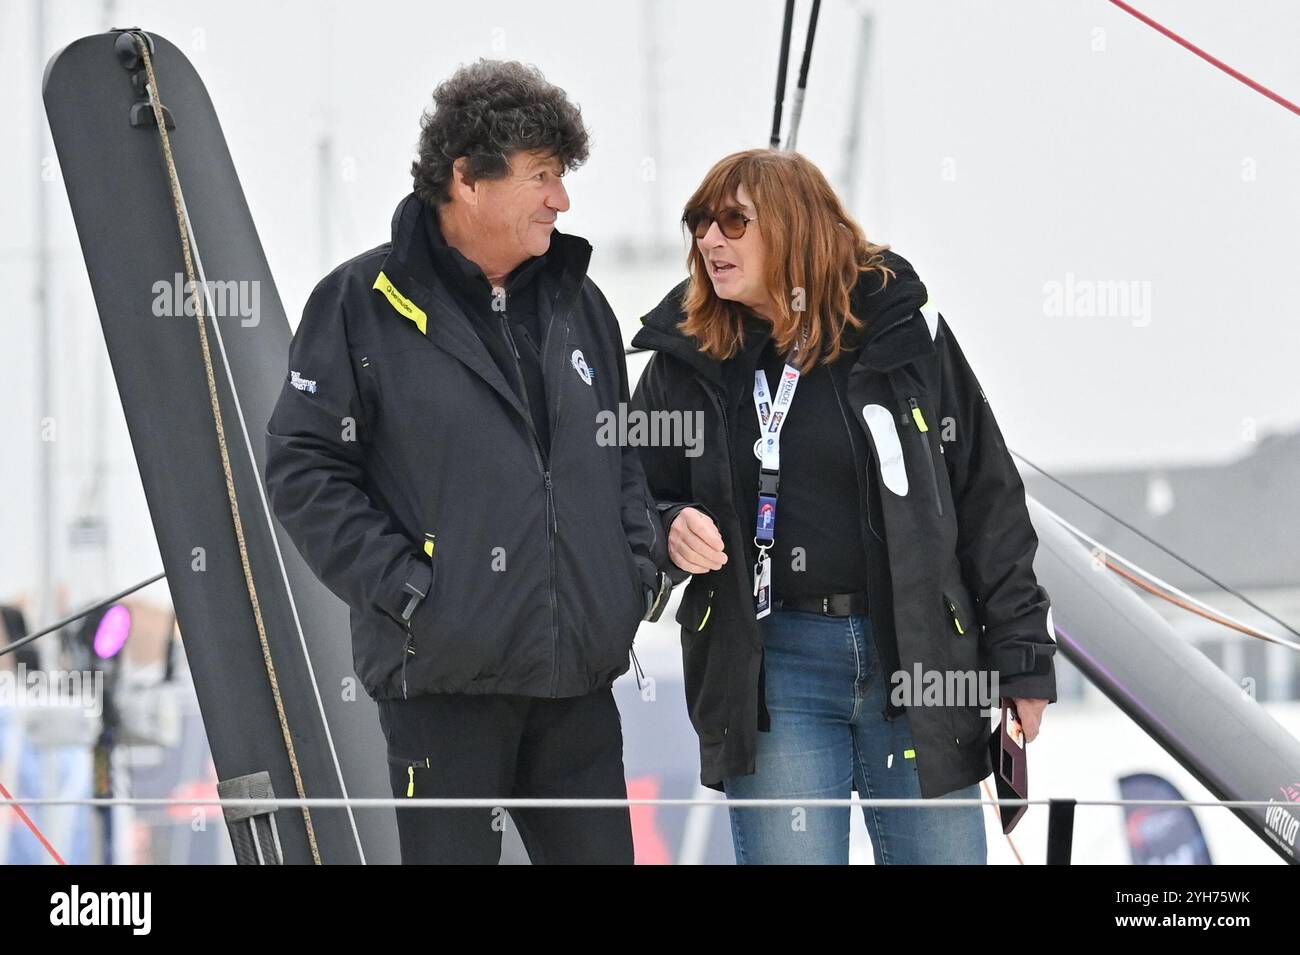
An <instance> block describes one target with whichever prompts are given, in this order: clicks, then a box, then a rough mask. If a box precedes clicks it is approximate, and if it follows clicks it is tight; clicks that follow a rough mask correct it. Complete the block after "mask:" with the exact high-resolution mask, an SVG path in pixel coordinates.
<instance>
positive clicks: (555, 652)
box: [501, 313, 569, 698]
mask: <svg viewBox="0 0 1300 955" xmlns="http://www.w3.org/2000/svg"><path fill="white" fill-rule="evenodd" d="M555 322H556V316H555V315H552V316H551V321H550V324H548V325H547V328H546V333H545V334H544V335H543V336H542V352H541V356H540V364H541V367H542V381H543V382H545V381H546V345H547V343H548V342H549V341H550V339H551V332H552V330H553V329H554V328H555ZM501 327H502V328H503V329H504V330H505V333H506V339H507V340H508V341H509V342H510V351H511V353H512V354H513V355H514V358H515V376H516V377H517V378H518V379H519V386H520V388H522V389H523V393H524V401H525V403H527V402H528V387H527V385H526V384H525V383H524V372H523V368H522V367H521V366H520V364H519V346H517V345H516V344H515V337H514V335H512V334H511V333H510V323H509V322H508V321H507V320H506V316H505V313H502V314H501ZM568 344H569V325H568V322H565V324H564V345H562V346H561V347H560V350H561V352H563V350H564V347H565V346H567V345H568ZM558 391H559V394H558V395H556V397H555V422H554V423H553V424H552V426H551V440H552V442H554V440H555V432H556V431H557V430H558V429H559V421H560V401H561V399H562V398H563V397H564V384H563V382H560V384H559V388H558ZM543 410H545V409H543ZM526 417H527V419H528V421H527V424H528V430H529V431H530V432H531V433H532V436H533V456H534V457H535V458H536V459H537V467H538V469H539V470H540V471H541V472H542V485H543V486H544V487H545V488H546V551H547V560H548V562H549V571H550V573H549V578H550V579H549V584H550V587H549V590H550V600H551V696H552V698H554V696H555V694H556V691H557V688H558V685H559V681H560V601H559V597H558V596H557V594H556V590H555V536H556V534H558V533H559V531H560V527H559V518H558V516H557V514H556V510H555V492H554V485H553V484H552V482H551V469H550V465H549V461H550V455H549V454H548V455H543V454H542V439H541V436H540V435H539V434H538V433H537V428H536V427H535V426H534V424H533V416H532V406H531V405H529V412H528V415H527V416H526Z"/></svg>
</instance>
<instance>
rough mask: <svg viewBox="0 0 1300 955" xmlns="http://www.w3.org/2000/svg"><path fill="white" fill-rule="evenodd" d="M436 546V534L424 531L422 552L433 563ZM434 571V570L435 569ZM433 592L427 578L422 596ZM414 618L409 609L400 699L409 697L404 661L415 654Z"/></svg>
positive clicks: (426, 598) (424, 598)
mask: <svg viewBox="0 0 1300 955" xmlns="http://www.w3.org/2000/svg"><path fill="white" fill-rule="evenodd" d="M436 546H437V536H436V535H434V534H430V533H429V532H428V531H425V532H424V552H425V553H426V554H428V555H429V563H430V564H432V563H433V551H434V548H435V547H436ZM435 573H436V571H435ZM432 594H433V578H432V577H430V578H429V593H427V594H425V595H424V597H423V598H422V601H421V602H423V601H424V600H428V599H429V598H430V597H431V596H432ZM414 619H415V611H414V610H412V611H411V616H410V617H408V618H407V619H406V652H405V653H403V654H402V699H404V700H405V699H410V697H409V696H407V690H406V661H407V658H408V657H413V656H415V627H414V626H413V624H412V621H413V620H414Z"/></svg>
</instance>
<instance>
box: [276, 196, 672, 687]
mask: <svg viewBox="0 0 1300 955" xmlns="http://www.w3.org/2000/svg"><path fill="white" fill-rule="evenodd" d="M427 214H429V210H428V209H427V207H426V206H425V205H424V203H423V202H422V201H421V200H420V199H418V198H417V197H416V196H415V195H410V196H408V197H407V198H406V199H404V200H403V201H402V202H401V204H400V205H399V206H398V207H397V211H396V213H395V214H394V216H393V232H392V241H391V242H390V243H386V244H384V245H382V246H379V247H378V248H375V249H372V250H370V251H369V252H365V253H362V254H361V255H359V256H357V257H356V258H354V259H352V260H350V261H348V262H345V263H344V264H342V265H340V266H339V267H338V268H337V269H335V270H334V271H333V272H331V273H330V274H329V275H328V276H326V277H325V278H324V279H323V280H322V281H321V282H320V284H319V285H317V286H316V289H315V290H314V291H313V292H312V294H311V297H310V299H309V300H308V302H307V306H306V308H305V310H304V312H303V317H302V322H301V324H300V325H299V326H298V329H297V331H296V333H295V334H294V337H293V343H292V345H291V346H290V350H289V367H288V374H287V375H286V377H285V381H284V384H283V386H282V390H281V393H280V397H279V399H278V401H277V404H276V406H275V410H274V412H273V413H272V415H271V419H270V422H269V423H268V425H267V434H266V442H267V466H266V483H267V489H268V492H269V495H270V500H271V505H272V508H273V509H274V511H275V514H276V516H277V517H278V518H279V520H280V522H281V524H283V525H284V528H285V530H286V531H288V533H289V536H290V537H291V538H292V539H293V541H294V543H295V544H296V545H297V547H298V550H299V551H300V552H301V553H302V555H303V558H304V559H305V560H306V562H307V564H308V566H310V567H311V569H312V570H313V572H315V573H316V575H317V576H318V577H319V578H320V579H321V580H322V581H323V582H324V584H325V585H326V586H327V587H328V588H329V589H330V590H331V591H333V592H334V593H335V594H337V595H338V596H339V597H340V598H341V599H342V600H343V601H344V602H345V603H346V604H347V605H348V607H349V608H350V611H351V627H352V644H353V663H354V666H355V669H356V672H357V675H358V676H359V678H360V680H361V682H362V685H363V686H364V687H365V689H366V692H367V693H369V694H370V696H371V697H373V698H375V699H394V698H403V697H414V696H419V695H422V694H431V693H507V694H519V695H525V696H536V697H566V696H578V695H581V694H585V693H589V692H592V691H594V690H597V689H600V688H602V687H605V686H608V685H609V684H610V683H611V682H613V680H614V679H615V678H616V677H618V676H619V675H620V674H622V673H624V672H626V670H627V669H628V664H629V661H628V655H629V651H630V650H631V647H632V642H633V638H634V636H635V634H636V631H637V626H638V623H639V622H640V620H641V619H642V618H643V616H644V615H645V614H646V606H647V593H646V592H647V589H653V588H655V587H656V583H657V581H656V578H657V573H658V571H657V568H656V565H657V564H659V563H662V562H663V560H664V558H663V556H662V553H661V552H663V553H666V551H664V550H663V548H664V542H663V539H662V536H661V534H660V531H659V522H658V520H657V519H656V518H655V515H654V514H653V502H652V501H651V500H650V499H649V498H648V496H647V492H646V485H645V477H644V474H643V472H642V469H641V464H640V461H639V459H638V457H637V453H636V451H635V449H632V448H627V447H623V446H620V445H619V444H618V443H616V442H608V441H603V440H602V441H598V437H599V434H600V431H599V424H598V420H597V415H598V413H599V412H602V411H609V412H611V413H616V412H617V409H618V405H619V402H627V400H628V381H627V370H626V369H627V366H626V363H625V359H624V353H623V343H622V336H621V334H620V332H619V327H618V322H617V320H616V319H615V316H614V313H613V311H612V310H611V309H610V307H609V304H608V303H607V302H606V300H605V297H604V296H603V295H602V294H601V292H600V290H599V289H598V288H597V287H596V285H595V284H594V283H593V282H592V281H591V280H590V279H589V278H587V275H586V271H587V264H588V262H589V260H590V257H591V246H590V245H588V243H587V242H586V241H584V240H583V239H580V238H577V237H576V236H569V235H564V234H561V233H560V232H558V231H557V232H555V233H553V234H552V237H551V247H550V249H549V251H548V252H547V254H546V256H545V258H546V264H545V267H544V268H543V269H542V270H541V272H540V274H539V277H538V281H539V282H540V285H539V288H538V307H539V309H540V310H541V319H542V327H543V328H544V329H546V334H545V339H544V342H543V343H542V367H543V371H542V374H543V379H544V382H545V391H546V396H547V408H546V413H547V415H548V421H549V423H550V431H551V441H550V450H549V454H547V453H545V452H544V451H543V448H542V446H541V444H540V442H539V441H538V440H537V435H536V429H535V428H534V425H533V421H532V419H531V416H530V415H529V412H528V409H527V407H526V406H525V404H524V401H525V400H526V399H522V398H521V397H520V394H519V392H517V391H516V389H514V388H512V387H511V385H510V384H509V383H508V382H507V381H506V379H505V377H504V376H503V374H502V371H501V369H500V366H499V365H498V364H497V363H496V362H495V361H494V360H493V358H492V356H491V354H490V353H489V352H488V349H487V348H486V346H485V344H484V339H483V338H482V337H481V336H480V335H479V334H478V331H476V329H475V327H474V326H473V325H472V324H471V322H476V321H477V322H482V321H491V319H485V318H483V317H471V316H468V315H466V314H465V313H464V311H463V310H462V309H461V308H460V307H459V306H458V305H457V304H456V299H455V298H454V297H453V296H452V295H451V294H450V293H449V292H448V290H447V289H446V288H445V287H444V285H443V283H442V282H441V280H440V279H439V277H438V275H437V273H436V271H435V269H434V267H433V262H432V259H431V255H430V249H429V244H428V238H427V235H426V233H425V226H424V221H423V219H424V216H425V215H427ZM499 320H500V322H501V323H502V327H501V328H500V329H492V328H485V329H482V330H483V331H484V332H485V333H487V334H499V335H502V336H506V335H508V331H507V330H506V328H505V324H504V323H505V320H506V319H505V316H504V313H501V314H500V319H499Z"/></svg>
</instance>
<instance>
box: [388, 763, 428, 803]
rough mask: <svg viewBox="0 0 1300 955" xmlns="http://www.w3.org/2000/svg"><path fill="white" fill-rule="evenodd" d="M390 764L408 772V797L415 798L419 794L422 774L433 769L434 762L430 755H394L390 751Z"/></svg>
mask: <svg viewBox="0 0 1300 955" xmlns="http://www.w3.org/2000/svg"><path fill="white" fill-rule="evenodd" d="M388 764H389V765H390V766H395V767H398V768H399V769H400V770H401V771H402V772H404V773H405V774H406V798H407V799H414V798H415V797H416V796H417V795H418V793H417V792H416V789H417V788H418V787H417V785H416V784H417V782H418V781H419V779H420V777H421V776H423V775H424V774H425V773H427V772H429V771H430V770H432V769H433V763H432V761H431V760H430V759H429V757H428V756H423V757H420V756H393V755H392V754H391V753H390V754H389V756H388Z"/></svg>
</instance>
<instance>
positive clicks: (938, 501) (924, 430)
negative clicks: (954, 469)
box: [907, 398, 943, 517]
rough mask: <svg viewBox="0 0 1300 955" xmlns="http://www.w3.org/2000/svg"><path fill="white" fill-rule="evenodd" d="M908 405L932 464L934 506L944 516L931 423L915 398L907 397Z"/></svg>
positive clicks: (931, 479)
mask: <svg viewBox="0 0 1300 955" xmlns="http://www.w3.org/2000/svg"><path fill="white" fill-rule="evenodd" d="M907 403H908V405H909V406H910V407H911V409H912V420H913V421H914V422H915V423H916V429H917V431H918V432H920V435H921V443H922V444H924V445H925V460H926V462H927V463H928V464H929V465H930V486H931V487H932V488H933V489H934V506H935V507H936V508H937V509H938V511H939V516H940V517H942V516H943V499H942V498H941V497H939V475H938V474H937V473H936V472H935V469H934V449H933V448H931V447H930V438H929V436H928V432H929V430H930V427H929V425H927V424H926V423H925V415H923V414H921V406H920V405H919V404H917V401H916V399H915V398H908V399H907Z"/></svg>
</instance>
